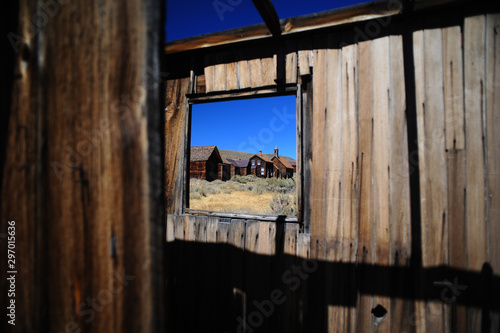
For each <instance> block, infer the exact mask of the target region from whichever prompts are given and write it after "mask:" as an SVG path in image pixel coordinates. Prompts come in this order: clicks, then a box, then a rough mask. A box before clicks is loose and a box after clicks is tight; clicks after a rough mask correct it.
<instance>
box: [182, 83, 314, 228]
mask: <svg viewBox="0 0 500 333" xmlns="http://www.w3.org/2000/svg"><path fill="white" fill-rule="evenodd" d="M306 93H307V92H304V91H302V88H301V84H300V83H297V84H293V85H287V87H286V89H285V90H282V89H280V91H278V89H277V88H276V89H269V88H266V89H261V90H255V91H253V92H252V94H249V93H248V91H235V92H231V94H227V93H216V94H212V95H210V96H207V95H203V96H199V95H197V94H186V104H187V105H186V107H187V111H188V112H187V117H188V119H187V122H186V124H187V126H186V128H185V131H186V135H184V138H185V146H184V147H186V150H187V152H186V153H185V154H183V156H184V158H185V161H184V163H183V164H184V165H185V169H186V170H185V171H184V173H183V175H184V180H183V184H184V186H183V192H184V193H183V195H182V197H183V198H184V200H183V203H182V213H183V214H185V215H200V216H216V217H222V218H231V219H245V220H249V219H251V220H258V221H268V222H287V223H293V222H295V223H300V224H304V221H305V219H304V214H303V212H304V211H305V209H304V206H305V205H304V197H305V196H304V188H305V186H304V184H303V182H304V175H303V172H302V170H304V167H303V166H304V161H303V156H304V155H303V151H304V142H303V140H302V138H303V137H304V136H303V133H302V131H303V129H302V127H303V121H302V119H304V115H305V112H306V110H305V109H306V107H307V106H306V105H305V104H304V103H303V100H304V94H306ZM279 96H295V110H296V131H295V133H296V145H297V158H296V163H297V172H296V184H297V185H296V196H297V203H296V205H297V216H284V215H278V216H271V215H260V214H244V213H230V212H215V211H207V210H197V209H191V208H189V207H188V206H189V179H190V176H189V168H190V163H189V158H190V157H189V151H190V149H191V120H192V106H193V105H196V104H204V103H214V102H222V101H231V100H248V99H253V98H267V97H279Z"/></svg>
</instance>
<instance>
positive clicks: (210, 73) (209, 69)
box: [204, 54, 215, 93]
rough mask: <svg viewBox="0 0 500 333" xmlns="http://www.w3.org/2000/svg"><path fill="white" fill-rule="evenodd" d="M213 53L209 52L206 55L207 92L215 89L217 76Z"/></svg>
mask: <svg viewBox="0 0 500 333" xmlns="http://www.w3.org/2000/svg"><path fill="white" fill-rule="evenodd" d="M213 61H214V59H213V55H211V54H207V55H206V56H205V70H204V73H205V87H206V92H207V93H209V92H212V91H214V84H215V83H214V78H215V71H214V70H215V66H214V64H213Z"/></svg>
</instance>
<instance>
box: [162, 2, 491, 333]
mask: <svg viewBox="0 0 500 333" xmlns="http://www.w3.org/2000/svg"><path fill="white" fill-rule="evenodd" d="M421 4H422V3H421V2H419V4H418V5H421ZM465 13H469V12H468V11H467V10H464V9H463V8H462V10H456V11H455V10H451V11H450V10H446V11H439V10H438V11H435V12H432V13H429V12H427V13H423V14H419V15H417V14H415V15H414V16H403V17H402V18H397V17H394V18H391V17H389V18H383V20H382V19H380V20H372V21H365V22H361V23H359V24H358V25H355V26H347V27H345V28H344V27H341V28H337V29H332V30H331V31H326V32H317V33H312V34H309V35H306V36H304V37H302V36H298V37H296V38H293V39H292V38H288V39H282V40H280V42H276V43H274V44H273V45H272V46H269V45H268V44H266V42H265V41H263V42H262V43H263V47H262V48H259V51H255V50H253V51H252V52H250V50H249V49H246V48H245V47H242V48H234V49H225V48H220V49H215V50H213V51H210V50H209V51H206V52H205V53H204V54H206V56H205V57H203V59H204V62H203V64H202V67H203V71H200V70H199V69H196V70H195V71H194V77H193V76H192V77H191V80H192V81H196V80H197V79H199V78H202V79H201V80H198V81H197V84H196V85H193V89H194V90H190V91H185V93H192V95H190V96H191V97H193V98H196V99H204V100H210V99H214V100H215V99H220V98H230V97H234V96H236V95H235V94H237V95H238V96H239V97H242V96H248V95H255V94H270V93H275V94H279V93H283V91H285V90H286V89H288V88H291V87H294V86H295V87H297V89H298V90H299V91H298V94H297V96H298V98H299V99H300V101H299V103H298V105H299V106H300V107H301V108H303V109H302V111H301V112H299V113H298V114H299V115H301V116H302V117H303V119H301V120H300V122H299V121H298V123H299V126H300V127H299V128H300V132H299V137H300V138H301V140H303V141H301V142H302V150H303V151H302V156H303V160H302V163H303V169H302V176H303V177H304V180H303V183H302V186H303V188H304V192H303V195H304V205H303V207H302V209H303V210H304V214H303V216H304V217H305V220H304V221H303V223H304V229H305V231H306V233H300V232H299V229H297V230H295V229H294V230H295V231H293V233H296V234H297V236H296V237H297V238H293V239H299V238H300V239H302V240H305V239H307V241H306V243H307V245H303V246H306V247H303V248H302V250H301V251H300V253H303V252H307V253H308V255H307V258H310V259H312V260H314V262H316V263H317V264H318V266H317V269H315V270H314V272H313V273H311V274H310V276H309V277H308V278H307V283H304V284H303V285H302V286H301V288H300V290H299V291H295V292H290V290H289V289H288V287H289V286H287V285H286V283H284V282H283V279H282V276H283V274H284V273H285V272H286V271H287V269H286V268H285V266H278V268H277V270H276V271H269V272H267V271H266V272H262V271H261V270H262V269H265V268H263V267H267V266H266V265H267V262H268V261H271V262H275V261H277V262H281V263H282V262H287V261H291V262H296V261H300V258H299V250H298V248H297V247H295V246H296V245H294V244H297V243H294V242H296V241H295V240H290V239H289V238H287V236H286V235H287V233H290V232H291V231H289V228H292V227H291V226H289V225H284V224H283V223H280V222H276V223H269V222H253V221H242V220H231V222H230V223H226V222H223V223H221V221H218V220H216V219H215V220H213V219H209V220H207V219H208V218H206V217H194V216H174V215H172V216H170V217H169V221H168V222H167V228H168V230H170V231H169V232H170V233H168V234H167V235H170V236H167V238H168V239H167V241H168V242H169V249H171V251H173V252H171V253H178V252H177V251H184V252H182V253H184V255H185V256H186V257H185V259H184V261H183V262H186V261H190V260H192V259H193V258H198V257H197V254H196V253H197V252H196V251H202V250H201V249H204V248H205V247H207V248H210V249H213V251H215V252H213V253H212V254H213V255H215V256H217V257H218V260H222V261H223V262H227V261H224V259H220V258H224V257H220V254H218V253H219V252H217V251H219V250H218V249H222V251H223V252H224V251H226V252H224V253H226V254H227V253H233V252H234V253H235V254H234V255H235V256H239V257H238V258H248V260H246V259H245V265H246V266H245V267H244V268H242V267H237V268H235V267H233V266H230V267H225V268H224V269H225V270H226V273H225V274H227V275H225V279H226V280H223V281H224V282H222V283H221V286H219V287H218V288H222V289H221V290H223V291H224V292H225V293H226V294H225V297H227V299H228V301H231V302H237V303H238V302H239V303H238V304H237V305H234V306H233V307H232V309H233V310H234V309H236V310H237V311H236V313H232V314H231V315H229V312H224V311H222V312H223V313H224V315H222V314H220V313H221V312H219V311H218V312H217V315H216V316H215V318H216V323H215V324H216V325H219V324H221V323H222V325H229V326H228V328H224V329H229V331H231V330H234V329H235V327H234V325H237V321H236V320H237V318H238V316H239V315H241V316H242V318H246V319H247V320H252V317H251V313H252V312H253V311H255V308H254V305H252V304H253V302H254V301H257V302H261V301H262V300H264V299H270V296H269V295H270V292H271V291H272V290H273V289H278V290H282V291H284V292H285V291H286V292H290V294H287V295H289V296H290V297H289V298H287V301H286V302H284V303H283V304H282V305H279V306H276V311H277V312H273V314H272V315H270V316H269V318H266V319H265V320H264V321H263V323H262V324H261V325H258V326H259V328H258V329H255V331H275V330H277V327H279V328H280V329H282V328H283V327H287V328H289V329H287V330H286V331H294V330H295V331H297V332H301V331H313V332H331V331H380V332H409V331H412V332H413V331H415V332H455V331H463V332H477V331H481V330H483V331H492V332H498V331H499V330H500V321H499V311H500V309H499V302H498V298H499V297H500V289H499V287H498V286H496V284H498V283H499V282H500V268H499V260H500V252H499V251H500V250H499V248H500V246H499V244H500V231H499V230H500V229H499V227H498V226H499V225H500V221H499V214H498V211H499V209H498V200H497V199H498V198H497V192H498V191H499V186H500V185H499V184H500V180H499V179H498V173H499V172H498V168H499V166H498V165H497V164H498V163H496V161H497V160H498V156H499V150H498V147H500V141H499V138H498V136H497V135H496V134H495V133H496V131H497V128H498V127H499V126H498V125H499V124H498V119H500V110H499V108H500V101H499V100H498V95H499V93H498V91H500V90H499V89H498V80H499V79H498V77H500V76H498V75H499V74H500V73H499V66H500V63H499V59H500V49H499V45H500V44H499V42H500V41H499V40H498V34H497V32H498V31H497V30H498V29H499V27H500V22H499V15H498V14H481V13H478V14H469V15H470V16H467V15H464V14H465ZM443 17H446V19H443ZM377 24H378V25H377ZM374 27H378V28H377V29H375V30H374ZM370 29H371V30H370ZM359 31H361V32H362V33H365V35H364V36H367V37H366V38H364V37H363V34H361V33H360V32H359ZM256 45H257V44H256ZM253 49H257V47H255V45H254V48H253ZM201 58H202V57H201V56H200V54H197V55H195V56H193V58H192V59H193V60H192V61H193V63H198V64H199V61H198V60H199V59H201ZM283 59H286V61H283ZM267 67H269V69H268V70H264V68H267ZM274 69H276V70H274ZM283 69H284V70H283ZM180 80H181V79H178V80H177V82H179V81H180ZM287 84H288V85H287ZM194 87H196V88H194ZM205 92H207V93H210V94H205ZM174 98H178V97H174V96H169V95H167V100H174ZM180 112H186V110H184V111H180ZM183 114H184V115H186V113H183ZM179 128H180V127H179ZM182 135H184V133H183V132H182V131H178V132H175V131H174V132H168V131H167V133H166V137H167V138H168V137H170V136H173V137H174V140H176V139H175V138H176V137H180V136H182ZM166 158H167V160H170V159H172V163H173V159H174V156H173V155H168V154H167V155H166ZM179 221H180V222H179ZM207 221H208V222H207ZM198 223H200V225H201V226H202V228H204V225H205V223H208V225H210V227H209V229H210V228H212V229H211V230H216V236H218V235H220V233H222V234H224V233H225V232H226V231H224V230H226V229H229V230H234V229H235V228H237V229H238V235H242V236H239V237H240V239H245V243H244V244H243V245H242V244H241V243H235V241H234V239H233V241H229V242H227V243H228V244H230V246H228V245H224V246H219V245H216V244H217V241H214V242H213V243H214V244H206V243H210V242H208V241H206V240H205V238H204V237H205V236H204V235H203V233H202V234H201V235H200V234H199V233H198V231H199V230H198V229H196V226H197V225H198ZM265 223H267V224H265ZM264 225H265V226H264ZM257 226H258V227H257ZM221 227H222V228H223V229H222V231H221V230H220V229H219V228H221ZM296 227H297V226H296V225H293V228H296ZM174 228H175V229H174ZM178 228H181V230H183V231H182V232H179V233H177V230H178ZM186 228H187V229H188V230H190V231H189V232H192V234H189V236H187V231H186ZM193 228H195V229H193ZM252 228H256V229H255V231H254V230H253V229H252ZM174 230H175V236H172V235H174ZM193 230H194V231H193ZM203 230H204V229H203ZM257 230H258V231H257ZM268 232H269V233H268ZM256 235H258V236H256ZM273 235H274V238H273ZM294 235H295V234H294ZM262 236H264V240H262V239H261V237H262ZM186 237H187V238H186ZM252 237H255V239H258V241H257V242H253V241H251V240H252V239H253V238H252ZM269 237H271V239H270V240H268V238H269ZM293 237H295V236H293ZM283 239H284V240H283ZM248 241H250V243H248ZM261 242H262V243H261ZM223 243H225V241H223ZM269 244H274V245H272V246H271V247H270V248H269ZM276 244H281V245H279V246H275V245H276ZM193 249H194V250H193ZM238 249H244V251H243V250H238ZM273 249H274V252H272V251H273ZM287 249H288V250H287ZM189 251H194V252H189ZM269 251H271V252H269ZM287 251H290V252H287ZM202 252H203V251H202ZM176 258H177V256H176ZM179 265H180V264H179ZM198 265H199V264H195V265H192V266H190V267H192V268H193V269H195V270H196V269H200V267H199V266H198ZM214 265H216V267H218V269H219V268H220V267H222V266H220V265H221V264H220V263H219V262H218V263H217V264H214ZM179 274H180V275H179ZM185 274H188V273H186V272H182V271H176V272H175V273H174V275H175V276H176V280H177V281H179V280H182V276H185ZM228 275H229V276H230V277H229V278H228V277H227V276H228ZM195 276H196V275H195ZM242 280H243V281H244V283H242V282H241V281H242ZM304 280H305V279H304ZM197 281H198V280H197ZM203 283H204V282H203ZM228 284H229V285H228ZM189 286H190V284H189V282H186V284H184V285H183V287H181V288H180V289H179V290H181V291H180V293H181V294H177V295H176V296H173V297H174V299H176V300H179V297H181V295H182V292H183V291H184V290H185V289H186V288H189ZM242 286H244V287H242ZM231 288H234V289H231ZM242 288H243V289H242ZM457 288H459V289H457ZM217 290H219V289H217ZM254 290H264V291H265V292H264V293H262V294H259V293H256V292H254ZM195 295H198V294H197V293H195ZM192 297H195V296H192ZM266 297H267V298H266ZM242 299H243V300H242ZM197 300H198V299H197ZM241 302H242V304H244V306H243V309H241V305H239V304H240V303H241ZM180 307H181V308H184V307H185V308H184V309H187V307H188V305H187V304H182V305H181V306H180ZM223 309H225V308H224V307H223ZM384 309H385V310H384ZM179 311H181V312H182V310H179ZM228 311H229V309H228ZM384 311H387V313H385V312H384ZM196 313H197V315H200V316H202V317H203V316H205V314H201V313H199V312H196ZM255 318H256V317H255ZM255 318H254V319H255ZM212 320H213V319H212ZM289 320H290V321H289ZM228 321H229V323H228ZM181 322H185V321H181ZM216 327H218V326H216Z"/></svg>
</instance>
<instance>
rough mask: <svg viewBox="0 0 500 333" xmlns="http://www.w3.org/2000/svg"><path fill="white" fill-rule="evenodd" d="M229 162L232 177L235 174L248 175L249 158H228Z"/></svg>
mask: <svg viewBox="0 0 500 333" xmlns="http://www.w3.org/2000/svg"><path fill="white" fill-rule="evenodd" d="M227 160H228V162H229V163H230V174H231V178H233V177H234V176H237V175H238V176H246V175H247V172H248V162H249V161H248V160H242V159H237V160H234V159H230V158H228V159H227Z"/></svg>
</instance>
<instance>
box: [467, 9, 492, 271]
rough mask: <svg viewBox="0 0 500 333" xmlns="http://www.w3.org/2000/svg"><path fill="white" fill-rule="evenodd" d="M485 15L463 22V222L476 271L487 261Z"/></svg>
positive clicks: (471, 261) (471, 262) (472, 263)
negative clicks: (464, 209) (464, 197)
mask: <svg viewBox="0 0 500 333" xmlns="http://www.w3.org/2000/svg"><path fill="white" fill-rule="evenodd" d="M485 24H486V22H485V16H483V15H480V16H473V17H468V18H466V19H465V23H464V64H465V66H464V73H465V117H466V125H465V126H466V127H465V133H466V150H467V153H466V155H467V223H468V244H469V267H470V269H471V270H473V271H480V270H481V268H482V266H483V263H485V262H486V261H488V243H487V238H486V236H487V235H486V232H487V230H486V229H487V228H486V201H485V194H486V192H485V191H486V188H485V172H484V169H485V150H484V149H485V146H484V141H483V137H484V136H485V133H484V132H483V121H484V118H483V117H484V116H485V112H486V110H485V107H486V103H485V100H484V99H485V93H486V88H485V85H486V72H485V56H486V55H485V44H484V42H485V28H486V27H485Z"/></svg>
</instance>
